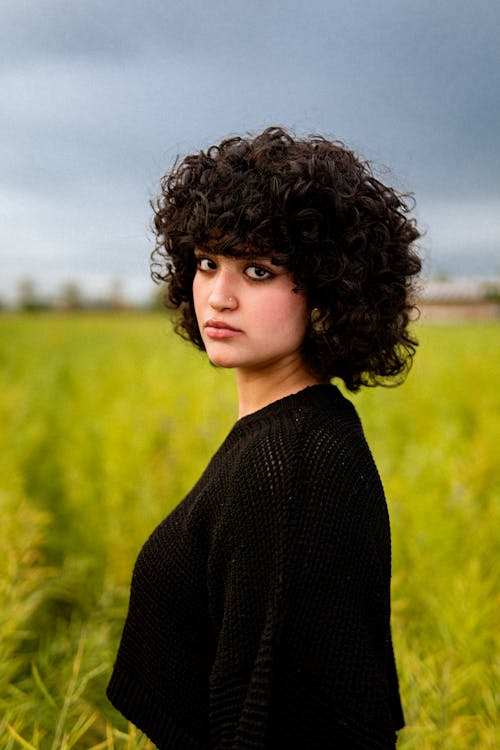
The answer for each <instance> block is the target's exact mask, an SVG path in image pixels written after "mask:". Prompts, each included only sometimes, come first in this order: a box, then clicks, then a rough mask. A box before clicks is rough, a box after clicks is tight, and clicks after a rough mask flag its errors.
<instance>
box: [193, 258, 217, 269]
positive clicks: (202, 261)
mask: <svg viewBox="0 0 500 750" xmlns="http://www.w3.org/2000/svg"><path fill="white" fill-rule="evenodd" d="M196 265H197V267H198V268H199V270H200V271H214V270H215V268H216V265H215V262H214V261H213V260H211V259H210V258H197V259H196Z"/></svg>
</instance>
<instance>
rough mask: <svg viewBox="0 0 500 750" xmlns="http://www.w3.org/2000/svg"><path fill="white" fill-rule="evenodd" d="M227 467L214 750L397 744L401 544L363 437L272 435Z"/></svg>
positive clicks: (217, 589) (218, 580)
mask: <svg viewBox="0 0 500 750" xmlns="http://www.w3.org/2000/svg"><path fill="white" fill-rule="evenodd" d="M228 472H229V475H230V481H228V483H227V487H228V493H227V497H225V498H224V508H223V512H222V513H221V514H220V517H219V520H218V526H217V528H216V529H215V533H214V534H213V537H212V547H211V551H210V555H209V565H208V594H209V601H210V603H211V605H210V606H211V618H212V622H213V627H214V633H215V642H216V644H217V646H216V651H215V658H214V662H213V665H212V670H211V676H210V701H209V703H210V724H211V738H212V742H213V745H214V746H216V747H228V748H229V747H231V748H233V749H234V750H235V749H238V750H239V749H240V748H250V747H252V748H257V747H258V748H264V747H265V748H275V747H288V746H296V747H299V746H301V747H307V748H310V749H311V750H320V748H321V749H323V748H325V750H326V748H331V747H337V748H346V749H347V748H349V749H350V750H356V749H357V748H359V749H361V748H381V749H382V748H384V750H387V749H388V748H393V747H394V746H395V732H394V729H395V728H397V725H398V722H399V724H401V722H400V721H399V719H398V714H397V712H398V709H397V706H396V707H391V699H390V695H389V693H390V688H389V682H390V680H391V678H392V675H391V674H390V670H391V668H390V664H391V660H392V648H391V644H390V628H389V581H390V539H389V529H388V520H387V511H386V506H385V500H384V497H383V491H382V488H381V485H380V480H379V478H378V474H377V472H376V469H375V466H374V464H373V460H372V458H371V455H370V453H369V450H368V448H367V446H366V443H365V442H364V438H363V437H362V433H361V434H360V435H357V436H355V439H354V440H353V438H352V436H350V438H349V440H346V439H345V438H343V437H342V436H337V437H334V436H332V435H331V434H330V433H328V434H322V433H321V432H318V433H317V434H316V435H315V436H314V439H311V435H308V436H307V439H306V440H304V438H303V436H302V435H301V433H300V432H297V433H296V434H287V435H286V437H283V436H280V434H279V433H277V434H273V435H272V436H271V435H269V436H267V437H266V438H262V439H260V440H258V441H255V443H254V444H253V445H251V446H247V448H246V450H245V453H244V455H243V456H242V457H241V458H240V460H239V461H238V462H237V464H236V465H235V466H232V467H228ZM235 705H238V706H240V710H239V711H235V710H234V707H235ZM399 710H400V708H399Z"/></svg>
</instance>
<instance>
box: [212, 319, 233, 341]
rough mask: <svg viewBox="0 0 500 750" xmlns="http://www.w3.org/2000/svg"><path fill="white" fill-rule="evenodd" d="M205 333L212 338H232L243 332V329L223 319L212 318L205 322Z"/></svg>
mask: <svg viewBox="0 0 500 750" xmlns="http://www.w3.org/2000/svg"><path fill="white" fill-rule="evenodd" d="M205 333H206V334H207V336H208V337H209V338H211V339H230V338H233V336H236V335H237V334H238V333H241V330H240V329H239V328H235V327H234V326H232V325H229V323H225V322H224V321H223V320H213V319H210V320H207V322H206V323H205Z"/></svg>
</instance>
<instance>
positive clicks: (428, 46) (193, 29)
mask: <svg viewBox="0 0 500 750" xmlns="http://www.w3.org/2000/svg"><path fill="white" fill-rule="evenodd" d="M4 5H5V6H6V7H5V8H3V9H2V27H1V29H0V45H1V48H2V50H3V51H4V54H3V57H2V60H1V61H0V91H1V92H2V93H1V100H0V106H1V121H0V134H1V138H0V161H1V164H2V171H1V173H0V193H1V195H4V196H5V199H6V201H7V203H6V205H5V207H4V209H3V212H2V213H3V221H2V224H3V228H2V229H0V232H1V233H2V234H1V236H0V241H1V243H2V255H3V258H4V270H5V274H7V271H8V274H10V276H12V274H15V273H16V272H17V271H16V270H15V268H14V259H13V258H15V261H17V267H18V268H22V269H23V272H24V268H25V266H26V267H29V265H30V261H29V260H28V256H27V255H25V254H23V253H26V251H25V250H23V247H27V246H28V245H30V243H26V242H25V241H23V240H22V239H21V238H23V237H24V238H25V237H26V234H28V235H29V236H30V237H31V236H32V235H33V236H37V237H38V242H39V247H43V248H45V249H44V256H43V257H44V262H45V264H46V269H49V267H50V269H51V273H53V274H55V273H56V269H57V273H59V274H64V273H65V272H66V270H68V271H70V270H71V269H75V268H76V266H75V262H76V260H75V253H76V255H78V257H79V263H80V266H79V270H80V272H81V273H84V270H83V269H86V273H91V272H92V270H93V268H94V266H97V265H100V267H102V265H103V261H102V258H103V256H105V255H106V253H108V255H109V257H110V258H113V261H112V262H110V263H109V264H108V265H109V266H112V267H113V269H114V267H115V266H116V262H115V261H116V258H117V257H122V258H126V259H127V260H126V263H125V268H123V269H122V270H121V274H122V275H123V276H126V275H127V273H128V274H129V276H130V277H131V278H132V276H134V278H136V276H135V274H137V269H136V267H135V266H134V264H133V262H132V259H133V258H134V257H137V256H136V255H134V253H135V254H137V252H138V242H139V243H140V242H142V241H144V249H142V246H141V250H140V251H139V252H144V257H146V256H147V252H149V248H148V247H147V239H146V236H147V221H148V218H147V216H148V206H147V201H148V198H149V197H150V196H151V195H152V194H153V193H154V192H155V190H156V186H157V183H158V179H159V177H160V175H161V174H162V173H163V172H164V171H165V170H166V169H167V168H168V166H169V165H170V164H171V162H172V161H173V159H174V157H175V155H176V154H177V153H181V154H183V153H186V152H188V151H190V150H193V149H197V148H199V147H204V146H207V145H209V144H210V143H211V142H214V141H217V140H218V139H219V138H220V137H222V136H224V135H226V134H228V133H234V132H242V131H246V130H249V129H250V130H257V129H260V128H262V127H264V126H266V125H268V124H270V123H280V124H285V125H290V126H292V127H294V128H295V129H296V130H298V131H299V132H312V131H314V132H324V133H327V134H329V135H333V136H337V137H341V138H342V139H344V140H346V141H347V142H348V144H349V145H351V146H353V147H355V148H356V149H358V150H359V151H360V152H361V153H362V154H363V155H365V156H367V157H369V158H373V159H375V161H376V162H379V163H380V164H382V165H385V164H388V165H389V166H390V167H392V168H393V170H394V173H395V175H396V177H394V179H395V180H396V181H397V182H398V183H399V184H400V186H401V187H403V188H405V189H412V190H414V191H415V193H416V195H417V198H418V199H419V203H420V206H419V211H420V213H421V214H422V220H423V222H424V223H425V224H427V225H428V226H429V233H428V242H429V245H432V251H433V253H434V255H435V256H436V257H438V256H439V253H443V257H445V254H446V253H448V254H449V253H451V254H453V252H460V253H461V254H462V255H464V254H466V253H467V247H469V246H470V245H469V244H464V241H463V237H464V236H467V237H468V238H469V239H468V240H467V243H469V242H472V239H473V237H474V226H475V222H477V221H478V217H479V213H478V211H477V210H476V208H474V209H472V208H471V207H472V206H474V207H477V206H478V205H483V206H484V207H485V208H484V210H483V211H482V213H481V212H480V216H481V221H482V222H483V223H484V222H486V223H487V224H490V225H492V226H493V225H494V226H496V223H495V218H494V217H495V216H496V215H498V214H499V213H500V212H498V211H497V208H498V206H499V201H500V197H499V196H500V187H499V184H498V173H499V170H500V156H499V155H500V149H499V135H498V131H499V129H498V121H499V115H500V96H499V93H500V92H499V91H498V88H499V83H498V80H499V77H498V74H497V68H498V49H499V48H500V10H499V8H498V7H497V6H496V4H494V3H491V2H490V0H480V1H479V2H476V3H475V4H474V5H470V4H465V3H461V2H458V3H457V2H456V0H441V1H440V2H436V0H434V2H430V1H428V0H420V1H419V2H418V3H415V2H409V1H408V0H399V2H395V1H394V2H393V0H381V1H380V2H377V3H375V2H366V0H351V2H347V0H343V1H342V2H338V1H337V2H336V1H335V0H324V1H323V0H311V1H310V2H309V3H307V4H305V3H303V2H302V0H301V1H300V2H299V0H290V1H289V2H284V0H282V1H281V2H278V1H274V2H273V0H268V2H264V0H247V2H242V1H241V0H226V1H225V2H222V1H221V0H214V2H212V3H206V2H201V0H200V1H198V2H197V1H195V0H185V2H183V3H165V2H159V0H146V1H145V2H141V3H138V2H132V1H131V0H129V1H128V2H127V1H123V2H120V3H117V2H114V0H111V1H110V2H107V3H102V2H95V1H90V0H86V2H85V3H68V2H63V1H62V0H61V1H59V2H55V1H50V0H38V1H37V2H35V1H26V2H18V3H15V4H13V3H11V4H6V3H4ZM391 179H392V178H391ZM82 201H83V202H84V204H85V212H84V214H83V215H82V213H81V211H80V212H79V210H78V206H79V205H80V203H81V202H82ZM13 202H18V203H19V206H21V207H22V206H23V205H24V206H29V210H28V211H27V210H24V211H23V210H22V208H18V207H17V203H16V207H15V209H14V206H13ZM454 215H459V216H460V217H462V218H461V223H460V224H459V223H458V222H453V220H452V217H453V216H454ZM35 216H36V217H37V218H36V220H35ZM110 216H112V217H113V221H112V222H109V221H108V218H109V217H110ZM131 216H133V217H135V219H134V221H132V222H131V219H130V217H131ZM64 217H66V218H64ZM67 217H72V218H71V220H70V219H69V218H67ZM463 217H465V219H464V218H463ZM467 217H468V218H467ZM464 221H466V222H467V230H464V226H463V222H464ZM131 224H132V225H133V229H131V228H130V227H131ZM445 224H446V231H445V230H444V225H445ZM450 224H451V225H453V224H455V226H456V230H453V229H449V227H450ZM76 225H77V226H78V237H79V242H80V243H83V244H78V242H76V241H75V236H74V231H73V230H72V227H74V226H76ZM62 227H64V231H61V228H62ZM104 227H105V229H104ZM121 227H128V228H127V229H126V230H125V231H122V229H121ZM72 231H73V234H72ZM453 231H455V234H453ZM100 232H102V233H103V236H104V235H105V236H106V238H107V240H106V241H104V240H103V236H100V234H99V233H100ZM120 232H121V234H120ZM464 232H465V235H464ZM114 235H115V236H116V237H118V236H121V237H123V238H124V239H122V240H121V242H118V241H117V240H113V239H112V238H113V236H114ZM496 236H497V235H494V236H493V234H492V235H491V236H490V235H488V236H485V237H483V239H482V240H481V244H482V246H484V252H485V253H486V255H488V253H489V254H490V256H492V255H493V254H494V252H495V250H497V249H498V247H497V244H496V242H497V241H496ZM68 237H69V238H70V239H71V242H68V241H66V242H65V238H66V239H68ZM138 238H141V239H140V240H139V239H138ZM142 238H144V239H142ZM106 242H108V244H106ZM109 243H111V245H113V247H115V248H116V249H115V250H111V249H110V247H111V245H110V244H109ZM69 245H71V247H72V250H71V252H70V251H69V250H68V246H69ZM98 246H99V247H101V250H98V249H97V248H98ZM13 247H15V248H16V252H15V253H13V252H12V248H13ZM94 247H95V248H96V249H95V252H94V250H93V248H94ZM103 247H105V248H107V249H105V250H103V249H102V248H103ZM77 248H80V250H78V249H77ZM82 248H85V250H84V251H83V250H82ZM119 248H121V250H120V249H119ZM125 248H126V249H125ZM127 263H128V264H130V265H128V266H127V265H126V264H127ZM65 264H67V265H65ZM104 265H106V264H104ZM132 267H133V270H132ZM127 269H128V270H127ZM109 272H110V273H111V270H110V271H109ZM47 273H48V270H47ZM5 277H6V276H5ZM9 278H10V277H9ZM54 278H55V276H54Z"/></svg>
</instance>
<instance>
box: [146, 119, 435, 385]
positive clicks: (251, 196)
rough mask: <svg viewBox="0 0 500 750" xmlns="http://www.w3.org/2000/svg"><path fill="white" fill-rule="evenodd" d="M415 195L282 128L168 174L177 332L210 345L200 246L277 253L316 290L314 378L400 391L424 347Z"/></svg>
mask: <svg viewBox="0 0 500 750" xmlns="http://www.w3.org/2000/svg"><path fill="white" fill-rule="evenodd" d="M409 198H410V196H408V195H407V194H399V193H398V192H397V191H396V190H394V189H393V188H391V187H388V186H386V185H384V184H383V183H382V182H380V181H379V180H378V179H376V178H375V176H374V174H373V171H372V168H371V166H370V164H369V163H368V162H364V161H361V160H360V159H358V157H357V156H356V155H355V154H354V153H353V152H352V151H350V150H349V149H347V148H346V147H345V146H344V144H343V143H342V142H340V141H333V142H332V141H329V140H327V139H326V138H324V137H322V136H319V135H314V136H311V137H309V138H295V137H294V136H293V135H291V134H290V133H289V132H288V131H286V130H284V129H283V128H279V127H270V128H267V129H266V130H264V132H263V133H261V134H259V135H256V136H248V137H246V138H243V137H232V138H227V139H225V140H223V141H222V142H221V143H220V144H219V145H218V146H211V147H210V148H209V149H207V151H206V152H204V151H200V153H198V154H193V155H190V156H187V157H186V158H185V159H184V160H183V161H181V162H180V163H177V162H176V163H175V164H174V167H173V169H172V170H171V171H170V172H168V173H167V174H166V175H165V176H164V178H163V180H162V183H161V192H160V195H159V197H158V198H157V199H156V201H154V202H153V204H152V205H153V209H154V229H155V233H156V245H155V249H154V250H153V252H152V254H151V262H152V265H151V273H152V277H153V279H154V280H155V281H157V282H164V283H165V284H166V287H165V288H166V300H165V301H166V304H167V306H168V307H170V308H174V309H176V310H177V311H178V312H177V317H176V330H177V332H178V333H180V334H181V335H182V336H183V337H184V338H187V339H189V340H191V341H192V342H193V343H194V344H196V346H198V347H199V348H200V349H203V348H204V345H203V341H202V338H201V335H200V331H199V328H198V324H197V321H196V316H195V312H194V303H193V294H192V283H193V278H194V275H195V272H196V260H195V256H194V250H195V248H200V249H203V248H204V249H206V250H210V251H211V252H216V253H217V254H224V255H231V256H235V257H245V256H250V257H256V256H257V255H265V256H267V257H270V258H271V259H272V261H273V262H274V263H276V264H280V265H284V266H285V267H286V268H287V269H288V270H289V271H290V272H291V273H292V274H293V278H294V282H295V283H296V284H297V287H298V288H299V289H301V290H302V291H303V292H304V293H305V295H306V299H307V302H308V305H309V309H310V310H311V323H310V325H309V328H308V330H307V332H306V336H305V340H304V343H303V355H304V357H305V361H306V363H307V365H308V367H309V369H310V370H311V372H313V373H314V374H315V376H317V377H318V378H320V379H322V380H330V379H332V378H340V379H341V380H343V381H344V383H345V385H346V387H347V388H348V389H349V390H351V391H357V390H358V389H359V387H360V386H361V385H377V384H382V385H392V384H397V383H399V382H401V380H402V379H403V378H404V376H405V375H406V372H407V371H408V369H409V367H410V365H411V362H412V359H413V356H414V354H415V347H416V346H417V341H416V340H415V338H414V337H413V336H412V335H411V333H410V332H409V330H408V326H409V324H410V321H411V319H412V313H413V312H414V311H415V310H416V308H415V306H414V305H413V302H412V290H413V284H414V277H415V276H416V274H418V273H419V271H420V269H421V261H420V258H419V256H418V254H417V252H416V250H415V248H414V247H413V243H414V242H415V240H417V239H418V237H419V236H420V233H419V232H418V230H417V228H416V223H415V220H414V219H413V218H411V217H410V216H409V212H410V210H411V206H410V205H409ZM396 376H399V377H398V378H396Z"/></svg>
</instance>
